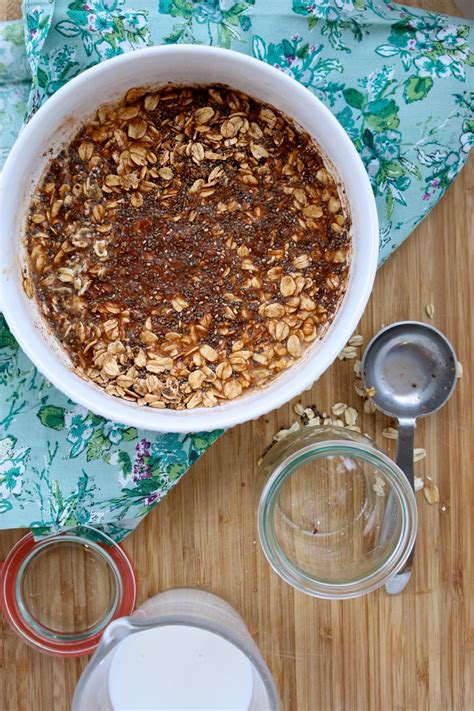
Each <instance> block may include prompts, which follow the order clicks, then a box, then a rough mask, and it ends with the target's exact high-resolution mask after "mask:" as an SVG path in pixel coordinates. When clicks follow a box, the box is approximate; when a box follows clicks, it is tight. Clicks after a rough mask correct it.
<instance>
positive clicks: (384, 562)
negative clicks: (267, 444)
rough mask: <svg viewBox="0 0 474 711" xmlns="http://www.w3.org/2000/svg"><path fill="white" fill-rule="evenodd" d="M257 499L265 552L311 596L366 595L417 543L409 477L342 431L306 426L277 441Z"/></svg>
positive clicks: (358, 437)
mask: <svg viewBox="0 0 474 711" xmlns="http://www.w3.org/2000/svg"><path fill="white" fill-rule="evenodd" d="M256 496H257V526H258V535H259V539H260V544H261V546H262V549H263V552H264V553H265V556H266V557H267V559H268V561H269V563H270V565H271V566H272V567H273V569H274V570H275V571H276V572H277V573H278V575H280V576H281V577H282V578H283V579H284V580H286V582H288V583H290V585H293V586H294V587H295V588H297V589H298V590H301V591H302V592H305V593H308V594H309V595H314V596H316V597H321V598H327V599H341V598H351V597H358V596H359V595H364V594H366V593H369V592H371V591H373V590H375V589H376V588H379V587H381V586H382V585H384V584H385V582H386V581H387V580H388V579H389V578H390V577H391V576H392V575H394V574H395V573H396V572H397V571H399V570H400V569H401V568H402V567H403V565H404V563H405V561H406V560H407V558H408V556H409V554H410V551H411V549H412V548H413V545H414V543H415V538H416V529H417V508H416V501H415V495H414V492H413V490H412V488H411V486H410V484H409V482H408V479H407V478H406V476H405V475H404V473H403V472H402V470H401V469H400V468H399V467H398V466H397V465H396V464H395V463H394V462H393V461H392V460H391V459H389V457H387V456H386V455H385V454H384V453H383V452H381V451H380V450H379V449H378V448H377V447H376V446H375V445H374V443H373V442H372V441H371V440H370V439H368V438H367V437H364V436H362V435H361V434H359V433H357V432H354V431H352V430H348V429H346V428H344V429H343V428H340V427H326V426H324V427H320V426H318V427H304V428H302V429H301V430H298V431H297V432H295V433H292V434H291V435H289V436H287V437H285V438H284V439H282V440H281V441H280V442H278V443H277V444H275V445H274V446H273V447H272V448H271V449H270V450H269V452H267V454H266V455H265V457H264V458H263V460H262V463H261V465H260V467H259V470H258V473H257V478H256Z"/></svg>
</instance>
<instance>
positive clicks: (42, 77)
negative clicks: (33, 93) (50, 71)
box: [36, 67, 48, 89]
mask: <svg viewBox="0 0 474 711" xmlns="http://www.w3.org/2000/svg"><path fill="white" fill-rule="evenodd" d="M36 77H37V79H38V84H39V86H40V87H41V88H42V89H46V87H47V86H48V75H47V74H46V72H45V71H44V70H43V69H41V67H38V69H37V71H36Z"/></svg>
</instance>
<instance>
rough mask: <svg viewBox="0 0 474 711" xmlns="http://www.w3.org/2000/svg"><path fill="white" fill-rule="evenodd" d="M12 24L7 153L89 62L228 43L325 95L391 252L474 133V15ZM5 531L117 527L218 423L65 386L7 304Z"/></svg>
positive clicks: (356, 9)
mask: <svg viewBox="0 0 474 711" xmlns="http://www.w3.org/2000/svg"><path fill="white" fill-rule="evenodd" d="M24 18H25V22H24V36H25V40H26V44H25V43H24V41H23V36H22V33H23V23H20V22H14V23H6V24H4V25H3V26H2V25H0V130H1V133H0V164H1V162H2V159H3V160H4V159H5V157H6V155H7V153H8V149H9V147H10V146H11V145H12V143H13V141H14V139H15V136H16V135H17V133H18V130H19V129H20V126H21V123H22V120H23V115H24V113H25V109H26V115H27V116H30V115H32V113H34V111H35V110H36V109H37V108H38V107H39V106H40V105H41V104H42V103H43V102H44V101H45V100H46V99H47V98H48V96H50V95H51V94H53V93H54V92H55V91H56V90H57V89H58V88H59V87H61V86H62V85H63V84H64V83H65V82H67V81H68V80H69V79H71V78H72V77H74V76H76V75H77V74H78V73H79V72H81V71H83V70H84V69H86V68H87V67H89V66H92V65H93V64H96V63H98V62H100V61H102V60H104V59H107V58H109V57H113V56H115V55H117V54H122V53H123V52H128V51H131V50H135V49H140V48H142V47H146V46H149V45H154V44H163V43H165V44H166V43H177V42H178V43H203V44H212V45H217V46H220V47H228V48H232V49H234V50H237V51H240V52H245V53H248V54H251V55H253V56H254V57H257V58H258V59H261V60H262V61H265V62H268V63H269V64H272V65H273V66H275V67H277V68H278V69H279V70H280V71H282V72H285V73H287V74H290V75H291V76H293V77H294V78H295V79H297V80H298V81H299V82H301V83H302V84H304V85H305V86H306V87H308V88H309V89H310V90H311V91H313V92H314V93H315V95H316V96H318V97H319V98H320V99H321V100H322V101H323V102H324V103H325V104H327V105H328V106H329V108H330V109H331V111H332V112H333V113H334V114H335V115H336V117H337V118H338V120H339V121H340V122H341V124H342V125H343V126H344V128H345V129H346V131H347V132H348V134H349V135H350V137H351V139H352V140H353V142H354V145H355V146H356V148H357V150H358V151H359V153H360V155H361V158H362V160H363V161H364V164H365V166H366V169H367V172H368V174H369V176H370V179H371V182H372V186H373V190H374V193H375V196H376V201H377V208H378V213H379V219H380V224H381V231H380V247H381V252H380V261H381V262H382V261H384V260H385V259H386V258H387V257H388V256H389V255H390V254H391V253H392V252H393V251H394V250H395V249H396V248H397V247H398V246H399V245H400V243H401V242H402V241H403V240H404V239H405V238H406V237H407V236H408V235H409V233H410V232H411V231H412V230H413V229H414V227H415V226H416V225H417V224H418V222H420V220H422V219H423V217H425V216H426V214H427V213H428V212H429V211H430V210H431V209H432V208H433V206H434V205H435V204H436V202H437V201H438V200H439V199H440V197H441V196H442V195H443V194H444V192H445V191H446V189H447V188H448V186H449V184H450V183H451V181H452V180H453V179H454V177H455V176H456V175H457V173H458V172H459V171H460V169H461V167H462V165H463V164H464V162H465V160H466V158H467V155H468V152H469V150H470V148H471V146H472V145H473V144H474V95H473V88H474V68H473V66H474V53H473V50H472V34H473V32H474V30H473V28H474V23H472V22H468V21H467V20H460V19H459V18H452V17H447V16H445V15H439V14H435V13H430V12H426V11H422V10H416V9H413V8H405V7H402V6H400V5H396V4H393V3H390V2H387V1H386V0H271V1H270V0H153V1H150V0H72V1H68V0H56V1H54V0H49V1H46V2H42V3H41V2H39V3H37V2H32V1H31V0H25V3H24ZM0 398H1V400H0V527H3V528H7V527H13V526H29V527H32V528H33V530H34V531H35V532H36V533H39V534H41V533H47V532H49V531H51V530H58V529H61V528H64V527H67V526H74V525H77V524H89V525H92V526H97V527H102V528H104V529H105V530H107V531H108V532H109V533H110V534H111V535H113V536H114V537H115V538H116V539H120V538H122V537H123V536H124V535H126V533H128V532H129V531H130V530H132V529H133V528H134V527H135V526H136V525H137V524H138V522H139V521H140V520H141V518H142V517H143V516H144V515H145V514H146V513H147V512H148V511H149V510H150V508H151V507H153V506H154V505H155V503H156V502H157V501H159V500H160V499H161V498H162V497H163V496H164V495H165V494H166V493H167V491H168V490H169V488H170V487H171V486H173V485H174V484H176V483H177V481H178V480H179V478H180V477H181V476H182V475H183V473H184V472H185V471H186V470H187V469H188V468H189V466H191V465H192V464H193V462H194V461H196V459H197V458H198V457H199V456H200V455H201V454H202V453H203V452H204V451H205V450H206V449H207V447H209V446H210V444H212V442H213V441H214V440H215V439H216V438H217V437H218V436H219V435H220V432H214V433H207V434H190V435H174V434H156V433H155V434H154V433H149V432H138V431H137V430H135V429H134V428H133V427H125V426H124V425H120V424H116V423H112V422H108V421H106V420H104V419H103V418H101V417H98V416H96V415H93V414H92V413H91V412H88V411H87V410H84V409H83V408H81V407H79V406H78V405H76V404H74V403H73V402H71V401H69V400H67V398H65V397H64V396H63V395H62V394H61V393H59V392H58V391H56V390H55V389H54V388H53V387H52V386H51V385H50V384H49V383H48V382H47V381H45V379H44V378H43V377H42V376H41V375H40V374H38V373H37V371H36V369H35V368H34V367H33V366H32V364H31V363H30V362H29V361H28V360H27V358H26V357H25V356H24V354H23V353H22V352H21V351H20V350H19V348H18V345H17V344H16V342H15V340H14V339H13V337H12V336H11V334H10V332H9V331H8V328H7V326H6V324H5V322H4V321H3V319H1V316H0Z"/></svg>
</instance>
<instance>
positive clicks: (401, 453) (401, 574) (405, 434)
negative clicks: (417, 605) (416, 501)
mask: <svg viewBox="0 0 474 711" xmlns="http://www.w3.org/2000/svg"><path fill="white" fill-rule="evenodd" d="M415 427H416V421H415V420H408V419H407V420H399V430H398V447H397V459H396V461H397V464H398V466H399V467H400V469H401V470H402V471H403V473H404V474H405V476H406V478H407V479H408V481H409V482H410V485H411V487H412V489H413V491H414V490H415V474H414V467H413V451H414V446H415ZM414 554H415V546H413V548H412V550H411V553H410V555H409V557H408V560H407V562H406V563H405V565H404V566H403V568H402V569H401V570H399V571H398V573H395V575H394V576H393V577H392V578H390V580H388V581H387V582H386V583H385V590H386V592H388V594H389V595H398V593H401V591H402V590H403V589H404V588H405V586H406V585H407V584H408V581H409V580H410V578H411V572H412V568H413V558H414Z"/></svg>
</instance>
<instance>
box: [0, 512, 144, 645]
mask: <svg viewBox="0 0 474 711" xmlns="http://www.w3.org/2000/svg"><path fill="white" fill-rule="evenodd" d="M135 599H136V581H135V574H134V572H133V568H132V566H131V563H130V561H129V559H128V557H127V555H126V553H125V551H124V550H123V549H122V548H121V547H120V546H119V545H118V544H117V543H115V542H114V541H113V540H112V539H111V538H110V537H109V536H107V535H106V534H105V533H102V532H101V531H98V530H97V529H94V528H91V527H89V526H78V527H75V528H71V529H67V530H65V531H63V532H62V533H58V534H55V535H51V536H48V537H46V538H42V539H40V540H38V541H36V540H35V539H34V537H33V534H32V533H28V534H27V535H26V536H23V538H22V539H21V540H20V541H18V543H17V544H16V545H15V546H14V547H13V548H12V549H11V551H10V552H9V554H8V556H7V558H6V559H5V561H4V562H3V563H0V607H1V609H2V611H3V614H4V616H5V618H6V620H7V622H8V623H9V624H10V625H11V627H12V628H13V630H14V631H15V632H16V634H18V635H19V636H20V637H21V638H22V639H23V641H24V642H26V643H27V644H29V645H31V646H32V647H34V648H35V649H36V650H37V651H39V652H43V653H46V654H53V655H59V656H63V657H77V656H82V655H85V654H91V653H92V652H93V651H94V649H95V648H96V647H97V645H98V644H99V641H100V639H101V636H102V633H103V631H104V630H105V629H106V627H107V625H108V624H109V623H110V622H111V621H112V620H115V619H117V618H118V617H122V616H124V615H130V614H131V613H132V611H133V608H134V607H135Z"/></svg>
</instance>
